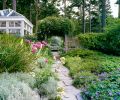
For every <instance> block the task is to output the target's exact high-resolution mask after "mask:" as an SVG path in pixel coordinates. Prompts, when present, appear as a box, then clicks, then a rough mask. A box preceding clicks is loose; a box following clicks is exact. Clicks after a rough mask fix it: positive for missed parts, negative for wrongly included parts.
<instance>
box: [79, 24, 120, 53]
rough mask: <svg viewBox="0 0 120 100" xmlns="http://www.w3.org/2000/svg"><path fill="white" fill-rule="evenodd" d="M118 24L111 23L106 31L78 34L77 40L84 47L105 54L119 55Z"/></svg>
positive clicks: (119, 25) (119, 35)
mask: <svg viewBox="0 0 120 100" xmlns="http://www.w3.org/2000/svg"><path fill="white" fill-rule="evenodd" d="M119 27H120V24H116V25H111V27H108V28H107V29H106V33H97V34H95V33H89V34H80V35H79V40H80V44H81V46H83V47H84V48H88V49H92V50H99V51H102V52H104V53H107V54H114V55H120V46H119V45H120V42H119V40H120V29H119Z"/></svg>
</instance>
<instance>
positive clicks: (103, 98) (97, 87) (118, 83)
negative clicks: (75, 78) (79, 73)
mask: <svg viewBox="0 0 120 100" xmlns="http://www.w3.org/2000/svg"><path fill="white" fill-rule="evenodd" d="M119 77H120V71H119V70H118V71H113V72H111V73H110V74H108V77H107V78H106V79H105V80H103V81H99V82H96V83H94V84H91V85H89V87H88V88H87V90H86V91H84V92H83V97H84V99H85V100H86V99H87V100H90V99H94V100H119V99H120V79H119Z"/></svg>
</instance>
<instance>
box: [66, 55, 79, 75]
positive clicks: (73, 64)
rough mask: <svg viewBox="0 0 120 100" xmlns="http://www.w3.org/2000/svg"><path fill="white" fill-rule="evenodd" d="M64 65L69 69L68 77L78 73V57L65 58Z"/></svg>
mask: <svg viewBox="0 0 120 100" xmlns="http://www.w3.org/2000/svg"><path fill="white" fill-rule="evenodd" d="M65 62H66V63H65V65H66V66H67V67H68V68H69V69H70V75H71V76H72V77H74V75H75V74H76V73H79V72H80V70H79V69H80V67H79V66H80V64H81V58H80V57H66V58H65Z"/></svg>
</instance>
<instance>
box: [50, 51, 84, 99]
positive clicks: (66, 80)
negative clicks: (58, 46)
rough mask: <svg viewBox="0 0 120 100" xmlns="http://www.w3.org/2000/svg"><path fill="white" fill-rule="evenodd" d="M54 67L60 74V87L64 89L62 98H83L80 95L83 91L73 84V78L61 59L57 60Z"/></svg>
mask: <svg viewBox="0 0 120 100" xmlns="http://www.w3.org/2000/svg"><path fill="white" fill-rule="evenodd" d="M56 54H57V53H56ZM53 55H54V56H55V54H53ZM57 55H58V54H57ZM52 68H53V71H54V72H55V73H57V74H58V78H59V81H58V87H60V88H63V90H64V93H63V94H62V95H61V98H62V100H82V97H81V95H80V92H81V91H80V90H79V89H76V88H75V87H74V86H73V85H72V78H71V77H70V76H69V70H68V69H67V68H66V67H64V66H63V65H62V64H61V62H60V61H55V63H54V64H53V66H52Z"/></svg>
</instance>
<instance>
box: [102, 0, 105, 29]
mask: <svg viewBox="0 0 120 100" xmlns="http://www.w3.org/2000/svg"><path fill="white" fill-rule="evenodd" d="M101 22H102V23H101V25H102V31H104V28H105V26H106V0H102V21H101Z"/></svg>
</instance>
